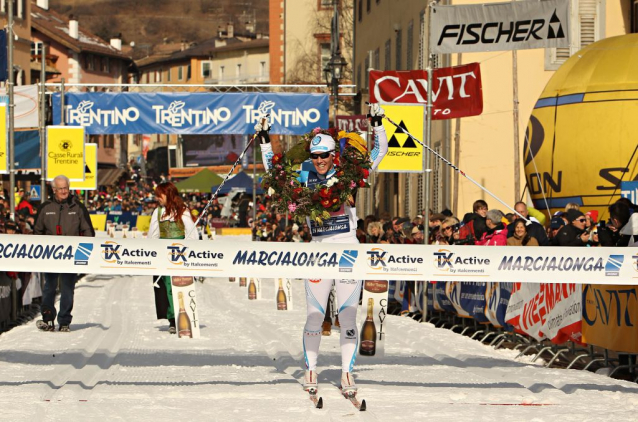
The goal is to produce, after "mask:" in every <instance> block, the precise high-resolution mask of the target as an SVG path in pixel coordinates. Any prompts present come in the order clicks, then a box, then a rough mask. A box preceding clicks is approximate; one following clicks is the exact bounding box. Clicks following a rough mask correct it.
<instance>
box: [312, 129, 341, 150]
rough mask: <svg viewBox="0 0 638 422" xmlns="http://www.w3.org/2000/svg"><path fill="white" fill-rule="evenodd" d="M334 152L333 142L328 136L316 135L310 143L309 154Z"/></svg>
mask: <svg viewBox="0 0 638 422" xmlns="http://www.w3.org/2000/svg"><path fill="white" fill-rule="evenodd" d="M334 150H335V140H334V139H333V138H332V136H330V135H324V134H323V133H320V134H318V135H317V136H315V137H314V138H312V141H310V152H311V153H314V152H329V151H334Z"/></svg>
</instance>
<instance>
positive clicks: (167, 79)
mask: <svg viewBox="0 0 638 422" xmlns="http://www.w3.org/2000/svg"><path fill="white" fill-rule="evenodd" d="M170 81H171V68H170V67H169V68H168V69H166V82H170Z"/></svg>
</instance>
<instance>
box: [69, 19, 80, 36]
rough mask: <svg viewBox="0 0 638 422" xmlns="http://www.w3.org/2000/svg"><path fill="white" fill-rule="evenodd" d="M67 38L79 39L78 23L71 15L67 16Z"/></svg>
mask: <svg viewBox="0 0 638 422" xmlns="http://www.w3.org/2000/svg"><path fill="white" fill-rule="evenodd" d="M69 36H70V37H71V38H75V39H76V40H77V39H78V38H80V30H79V27H78V21H77V19H75V18H74V17H73V15H71V16H69Z"/></svg>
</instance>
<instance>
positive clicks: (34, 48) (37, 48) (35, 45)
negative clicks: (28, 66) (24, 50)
mask: <svg viewBox="0 0 638 422" xmlns="http://www.w3.org/2000/svg"><path fill="white" fill-rule="evenodd" d="M42 48H44V44H43V43H42V42H41V41H36V42H32V43H31V55H32V56H37V57H40V56H41V55H42Z"/></svg>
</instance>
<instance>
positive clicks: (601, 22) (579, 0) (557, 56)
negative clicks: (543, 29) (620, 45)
mask: <svg viewBox="0 0 638 422" xmlns="http://www.w3.org/2000/svg"><path fill="white" fill-rule="evenodd" d="M605 1H606V0H571V16H570V25H569V26H570V27H569V30H570V32H571V33H570V34H569V35H570V46H569V47H564V48H546V49H545V70H556V69H558V68H559V67H560V65H561V64H563V63H565V61H567V59H568V58H570V57H571V56H572V55H574V54H575V53H576V52H578V51H579V50H581V49H583V48H585V47H587V46H588V45H589V44H592V43H594V42H596V41H598V40H600V39H602V38H603V37H604V36H605ZM563 28H564V29H565V28H566V26H565V25H563Z"/></svg>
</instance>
